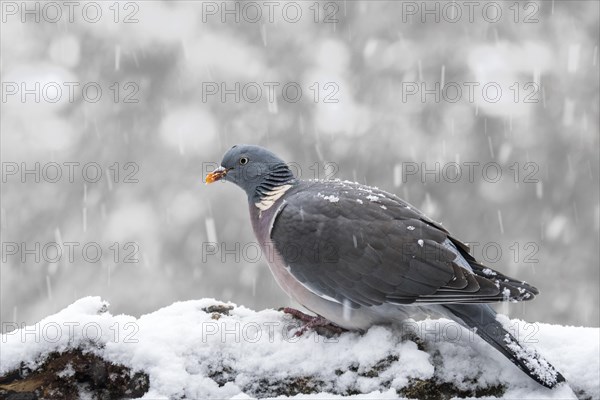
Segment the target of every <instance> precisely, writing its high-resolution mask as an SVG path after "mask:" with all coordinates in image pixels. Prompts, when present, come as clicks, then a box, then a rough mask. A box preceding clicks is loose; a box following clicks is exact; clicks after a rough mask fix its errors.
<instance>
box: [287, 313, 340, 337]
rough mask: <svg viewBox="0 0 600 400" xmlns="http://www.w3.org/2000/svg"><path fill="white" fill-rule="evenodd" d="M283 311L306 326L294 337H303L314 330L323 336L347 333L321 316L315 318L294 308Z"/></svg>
mask: <svg viewBox="0 0 600 400" xmlns="http://www.w3.org/2000/svg"><path fill="white" fill-rule="evenodd" d="M282 311H283V312H284V313H286V314H290V315H291V316H293V317H294V318H296V319H299V320H300V321H302V322H304V325H302V326H301V327H300V328H299V329H298V330H297V331H296V333H295V334H294V336H302V335H303V334H304V333H305V332H306V331H308V330H309V329H313V330H315V331H316V332H317V333H319V334H323V335H325V336H331V335H339V334H341V333H344V332H347V330H346V329H344V328H341V327H339V326H337V325H335V324H333V323H332V322H330V321H329V320H328V319H325V318H323V317H321V316H316V317H313V316H312V315H308V314H305V313H303V312H302V311H300V310H296V309H295V308H292V307H284V308H283V310H282ZM319 328H321V329H319ZM323 331H324V332H323Z"/></svg>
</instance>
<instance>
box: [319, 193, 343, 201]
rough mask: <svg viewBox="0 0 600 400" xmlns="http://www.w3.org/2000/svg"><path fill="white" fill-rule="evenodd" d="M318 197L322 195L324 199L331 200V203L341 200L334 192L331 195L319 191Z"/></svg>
mask: <svg viewBox="0 0 600 400" xmlns="http://www.w3.org/2000/svg"><path fill="white" fill-rule="evenodd" d="M317 196H318V197H321V198H322V199H324V200H327V201H329V202H330V203H337V202H338V201H340V198H339V197H337V196H334V195H333V194H331V195H324V194H322V193H317Z"/></svg>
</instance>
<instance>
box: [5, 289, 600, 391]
mask: <svg viewBox="0 0 600 400" xmlns="http://www.w3.org/2000/svg"><path fill="white" fill-rule="evenodd" d="M211 306H221V307H222V306H227V307H230V308H231V309H230V310H229V311H228V313H222V312H221V311H218V310H217V311H215V310H214V309H209V307H211ZM227 314H229V315H227ZM501 322H502V323H503V324H504V325H505V327H506V328H507V329H510V330H511V332H512V333H517V335H516V336H518V337H520V340H521V341H522V342H526V346H527V347H528V348H531V349H532V350H535V351H537V352H539V353H541V354H542V355H543V356H544V357H545V358H546V359H547V360H548V361H549V362H551V363H552V364H554V365H555V366H556V367H557V368H558V369H559V370H560V371H561V372H562V373H563V375H564V376H565V378H566V379H567V381H568V382H569V385H570V387H569V386H568V385H561V386H559V387H557V388H556V389H554V390H549V389H546V388H544V387H542V386H540V385H538V384H537V383H535V382H534V381H532V380H531V379H530V378H529V377H527V376H526V375H525V374H523V373H522V372H521V371H520V370H519V369H517V368H516V367H515V366H514V365H513V364H512V363H511V362H510V361H509V360H507V359H506V358H504V357H503V356H502V355H500V354H499V353H498V352H496V351H495V350H493V349H492V348H491V347H490V346H489V345H487V344H486V343H485V342H483V340H481V339H480V338H479V337H478V336H476V335H474V334H472V332H469V331H466V330H462V328H459V327H458V326H457V325H456V324H455V323H454V322H452V321H449V320H446V319H426V320H423V321H419V322H416V321H413V322H412V323H411V327H412V328H414V329H413V331H415V332H416V333H417V335H418V336H419V337H420V338H421V340H423V342H424V343H425V347H424V348H425V349H426V350H420V349H419V348H418V347H417V344H416V343H415V342H413V341H411V340H403V339H402V332H401V331H400V326H398V327H391V326H373V327H371V328H370V329H369V330H368V331H367V332H365V333H364V334H359V333H356V332H346V333H343V334H341V335H339V336H335V337H332V338H326V337H324V336H320V335H317V334H316V333H314V332H312V331H309V333H305V334H304V335H303V336H301V337H295V336H294V335H293V333H294V332H296V328H297V327H298V323H297V321H295V320H293V319H292V318H291V317H290V316H289V315H286V314H283V313H281V312H279V311H275V310H263V311H259V312H257V311H253V310H250V309H248V308H245V307H242V306H236V305H235V304H231V303H222V302H219V301H216V300H214V299H202V300H194V301H185V302H177V303H174V304H172V305H170V306H168V307H165V308H162V309H159V310H157V311H155V312H153V313H150V314H146V315H142V316H141V317H140V318H134V317H131V316H127V315H112V314H111V313H110V312H109V311H108V304H107V303H106V302H104V301H102V300H101V299H100V298H99V297H86V298H82V299H80V300H78V301H76V302H75V303H73V304H72V305H70V306H68V307H67V308H65V309H64V310H62V311H60V312H58V313H57V314H55V315H52V316H49V317H47V318H45V319H43V320H42V321H40V322H39V323H38V324H35V325H34V326H29V327H23V329H19V330H14V331H9V332H7V333H6V334H4V335H2V340H1V355H2V356H1V358H0V375H1V374H5V373H7V372H8V371H11V370H14V369H16V368H19V365H20V363H21V361H23V362H25V364H26V365H27V366H29V367H35V365H36V364H38V363H39V362H40V361H41V360H42V359H43V357H44V356H45V355H47V354H48V353H50V352H53V351H65V350H67V349H69V348H75V347H80V348H84V349H87V350H89V351H92V352H94V353H96V354H97V355H99V356H101V357H103V358H105V359H107V360H109V361H111V362H114V363H119V364H122V365H125V366H127V367H130V368H132V369H133V370H135V371H137V370H142V371H144V372H145V373H147V374H148V375H149V377H150V390H149V392H148V393H146V394H145V395H144V397H143V398H145V399H157V398H182V397H186V398H235V399H248V398H253V395H252V392H251V390H250V388H252V387H253V385H254V387H256V385H257V382H258V381H259V380H260V379H264V378H268V379H269V380H283V379H287V378H300V377H313V378H315V379H316V380H319V381H321V382H324V384H323V386H322V387H321V388H320V389H319V390H320V392H319V393H314V394H307V395H296V396H295V397H294V398H298V399H325V398H328V399H330V398H342V396H339V395H340V394H343V393H361V394H359V395H355V396H348V398H353V399H367V398H368V399H388V398H398V397H399V395H398V394H397V393H398V392H397V390H400V389H402V388H403V387H405V386H406V385H408V384H409V383H410V382H411V380H412V379H430V378H435V379H437V380H438V381H439V382H451V383H453V384H455V385H456V386H457V387H458V388H460V389H461V390H463V389H464V390H469V389H476V388H477V387H487V386H493V385H505V386H506V387H507V390H506V392H505V393H504V395H503V397H502V398H504V399H515V398H519V399H534V398H545V399H575V398H576V396H575V394H574V392H581V391H582V392H583V393H585V396H584V397H586V396H587V397H590V398H599V397H600V388H599V387H600V381H599V376H598V371H599V368H600V362H599V356H598V354H599V343H600V341H599V332H600V329H598V328H582V327H567V326H557V325H549V324H542V323H535V324H528V323H526V322H524V321H520V320H509V319H508V318H507V317H503V319H501ZM531 326H533V327H535V332H534V333H533V334H532V333H531V331H530V328H529V327H531ZM515 330H516V331H517V332H515ZM519 334H520V335H519ZM386 359H387V360H389V363H388V364H389V365H386V366H385V367H384V368H381V369H380V370H378V371H379V372H378V373H377V374H370V373H367V372H369V371H371V370H372V369H373V368H374V367H375V366H376V365H378V363H380V362H381V361H382V360H386ZM228 371H232V372H228ZM62 373H69V371H68V370H66V371H63V372H62ZM219 373H220V374H222V376H223V377H224V378H225V379H224V381H223V382H220V385H219V383H217V382H215V380H213V378H215V374H216V375H218V374H219ZM228 374H229V376H228ZM211 377H212V378H211ZM215 379H216V378H215ZM281 398H284V397H281Z"/></svg>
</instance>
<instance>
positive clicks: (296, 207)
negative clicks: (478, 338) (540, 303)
mask: <svg viewBox="0 0 600 400" xmlns="http://www.w3.org/2000/svg"><path fill="white" fill-rule="evenodd" d="M270 236H271V240H272V241H273V243H274V245H275V248H276V249H277V251H278V252H279V253H280V254H281V255H282V257H283V260H284V261H285V263H286V265H285V266H283V267H284V268H288V270H289V271H290V273H291V274H292V275H293V276H294V277H295V278H296V279H297V280H298V281H300V282H301V283H302V284H303V285H304V286H305V287H306V288H308V289H309V290H311V291H312V292H314V293H316V294H318V295H320V296H322V297H326V298H330V299H333V300H335V301H337V302H340V303H345V304H348V305H350V306H351V307H358V306H361V305H362V306H372V305H380V304H383V303H397V304H411V303H426V304H434V303H485V302H495V301H501V300H525V299H528V298H533V294H534V293H532V291H530V290H527V289H522V288H521V286H518V285H516V284H515V282H516V281H514V280H510V282H509V281H508V280H507V281H506V282H502V281H500V280H499V279H495V278H496V277H495V276H492V275H489V276H488V275H486V273H488V271H487V269H485V272H482V271H483V269H482V268H479V269H476V270H475V269H472V268H471V266H470V264H467V261H466V260H465V259H464V257H462V255H461V252H465V251H466V250H465V249H467V247H466V246H465V245H464V244H462V243H460V242H458V241H456V240H455V239H453V238H451V237H450V236H449V233H448V232H447V231H446V230H445V229H444V228H442V227H441V226H440V225H439V224H436V223H435V222H433V221H431V220H429V219H428V218H427V217H425V216H424V215H423V214H422V213H421V212H420V211H418V210H416V209H415V208H414V207H412V206H410V205H409V204H408V203H405V202H403V201H402V200H400V199H399V198H397V197H396V196H394V195H391V194H389V193H386V192H383V191H380V190H377V189H373V188H369V187H367V186H362V185H358V184H350V183H339V182H338V183H335V182H318V183H313V184H309V185H307V186H306V187H303V188H301V190H295V191H294V193H290V195H289V196H287V197H286V199H285V203H284V204H283V205H282V207H280V209H279V210H278V213H277V215H276V217H275V220H274V222H273V227H272V229H271V234H270ZM466 254H467V255H468V252H467V253H466ZM469 257H470V256H469ZM461 263H462V264H464V265H463V266H461ZM489 271H492V270H491V269H490V270H489ZM492 272H495V271H492ZM502 277H503V276H502ZM503 278H504V277H503Z"/></svg>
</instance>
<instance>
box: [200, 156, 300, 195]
mask: <svg viewBox="0 0 600 400" xmlns="http://www.w3.org/2000/svg"><path fill="white" fill-rule="evenodd" d="M220 180H223V181H229V182H232V183H235V184H236V185H238V186H239V187H241V188H242V189H244V191H245V192H246V194H247V195H248V198H250V199H256V198H261V197H262V196H263V195H264V194H266V193H267V192H269V191H271V190H273V189H274V188H276V187H277V186H280V185H284V184H287V183H289V182H290V181H292V180H294V175H293V174H292V172H291V171H290V169H289V168H288V166H287V164H286V163H285V162H284V161H283V160H282V159H280V158H279V157H277V156H276V155H275V154H273V153H271V152H270V151H269V150H267V149H265V148H263V147H260V146H255V145H248V144H238V145H235V146H233V147H232V148H231V149H229V150H228V151H227V152H226V153H225V155H224V156H223V160H222V161H221V166H220V167H219V168H217V169H215V170H214V171H213V172H211V173H209V174H208V175H206V183H213V182H216V181H220Z"/></svg>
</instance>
